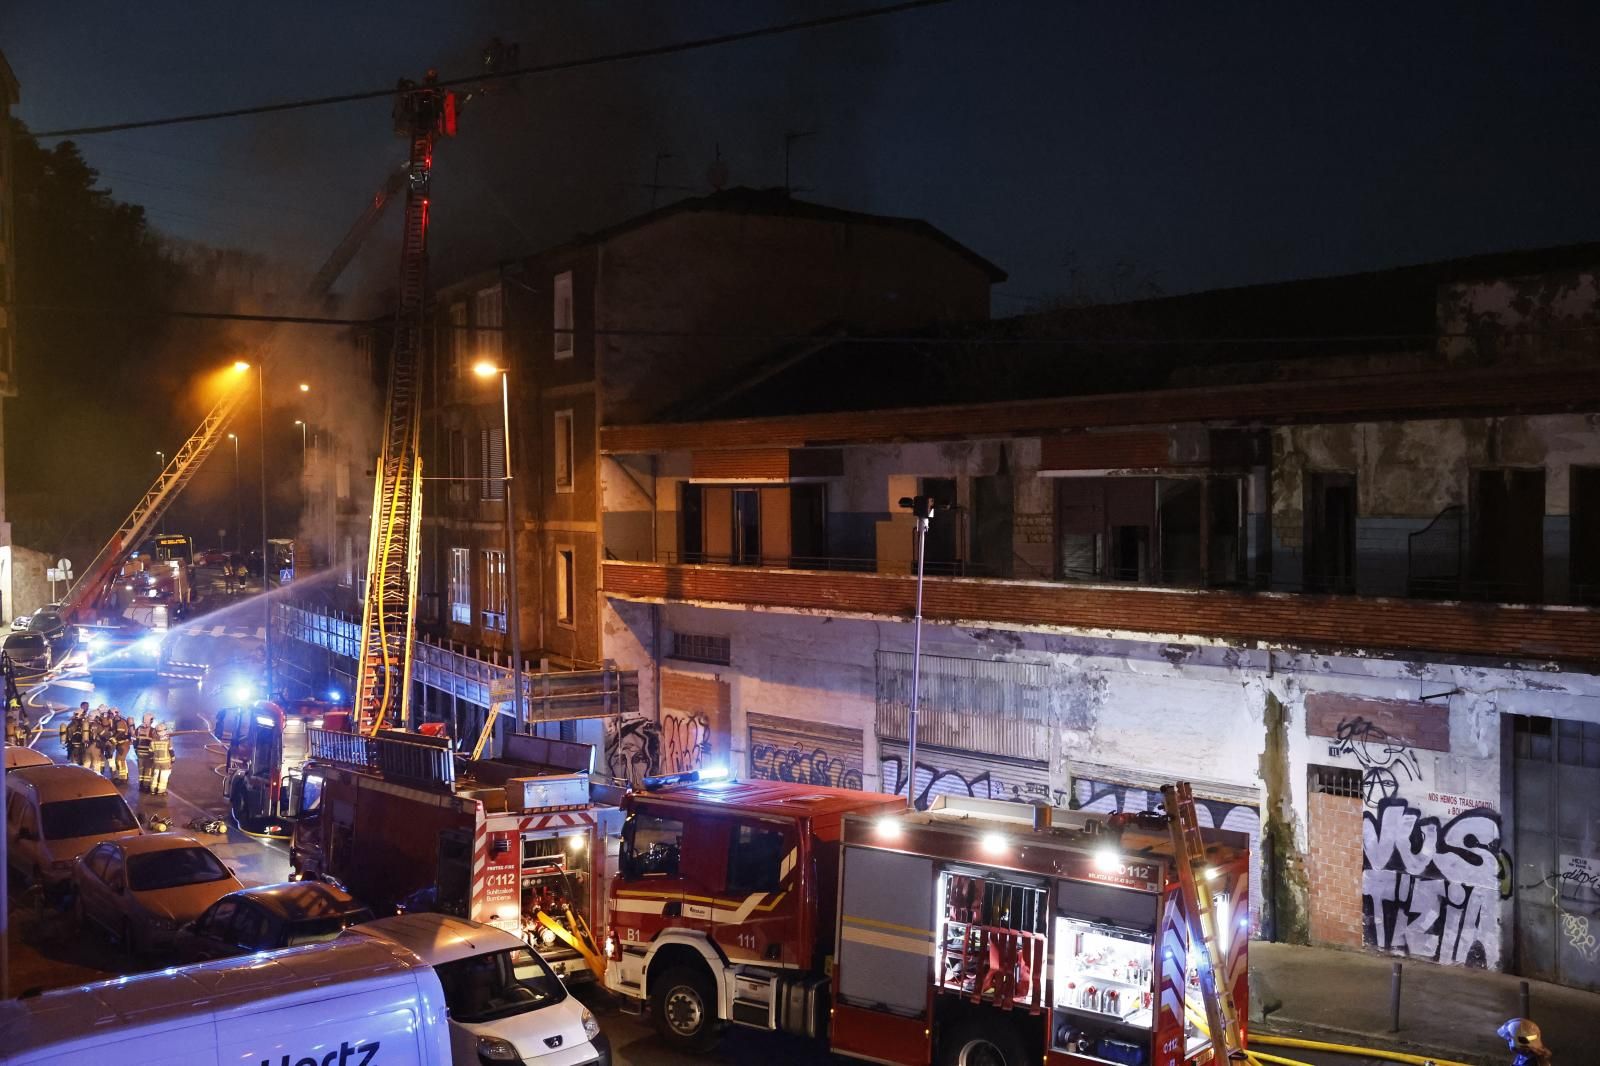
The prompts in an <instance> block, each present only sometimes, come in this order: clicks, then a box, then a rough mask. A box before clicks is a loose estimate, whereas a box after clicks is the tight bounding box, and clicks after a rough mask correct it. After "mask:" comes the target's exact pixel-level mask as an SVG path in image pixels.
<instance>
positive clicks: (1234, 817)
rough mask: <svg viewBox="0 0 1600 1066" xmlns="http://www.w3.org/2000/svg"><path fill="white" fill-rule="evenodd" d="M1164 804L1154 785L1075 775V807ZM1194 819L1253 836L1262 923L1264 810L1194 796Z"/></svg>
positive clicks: (1255, 899) (1254, 904)
mask: <svg viewBox="0 0 1600 1066" xmlns="http://www.w3.org/2000/svg"><path fill="white" fill-rule="evenodd" d="M1160 806H1161V793H1160V792H1159V791H1156V790H1153V789H1144V788H1135V787H1134V786H1132V785H1123V784H1118V783H1117V782H1114V781H1097V780H1095V779H1093V778H1088V777H1076V776H1074V777H1073V779H1072V807H1073V809H1074V810H1080V811H1092V812H1094V813H1095V814H1119V813H1121V812H1123V811H1130V812H1134V813H1138V812H1140V811H1154V810H1157V809H1159V808H1160ZM1194 806H1195V821H1197V822H1199V823H1200V825H1201V826H1202V827H1204V828H1207V829H1226V830H1229V831H1230V832H1234V833H1243V834H1245V835H1246V836H1248V837H1249V838H1250V927H1251V930H1252V931H1257V930H1259V929H1260V927H1261V889H1262V885H1261V812H1260V811H1258V810H1257V809H1256V808H1255V807H1253V806H1251V805H1250V804H1248V803H1230V802H1228V801H1226V800H1218V799H1206V798H1205V797H1202V796H1196V797H1195V798H1194Z"/></svg>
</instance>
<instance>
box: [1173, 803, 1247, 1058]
mask: <svg viewBox="0 0 1600 1066" xmlns="http://www.w3.org/2000/svg"><path fill="white" fill-rule="evenodd" d="M1161 798H1162V800H1163V801H1164V804H1165V806H1166V809H1167V824H1168V825H1169V827H1170V828H1171V832H1172V844H1173V848H1174V850H1175V851H1176V852H1177V859H1178V861H1177V864H1176V865H1177V867H1178V885H1179V889H1180V891H1181V892H1182V893H1183V900H1184V903H1185V905H1186V907H1187V910H1188V913H1189V921H1190V924H1191V926H1192V927H1193V928H1192V933H1193V935H1194V936H1195V937H1196V939H1198V940H1199V942H1200V946H1201V950H1200V952H1199V955H1200V973H1199V978H1200V999H1201V1001H1202V1002H1203V1003H1204V1004H1205V1012H1206V1017H1205V1022H1206V1031H1207V1032H1208V1033H1209V1034H1210V1035H1211V1040H1212V1047H1213V1048H1214V1049H1215V1050H1214V1052H1213V1056H1214V1057H1213V1060H1212V1061H1214V1062H1221V1061H1223V1060H1225V1059H1242V1058H1243V1057H1244V1034H1243V1030H1242V1029H1241V1028H1240V1025H1239V1012H1238V1010H1237V1009H1236V1006H1235V1004H1234V1002H1233V995H1232V993H1231V991H1226V990H1225V991H1223V992H1221V993H1219V992H1218V990H1217V962H1218V960H1219V959H1221V958H1222V947H1221V945H1222V940H1221V929H1220V928H1219V926H1218V922H1217V907H1216V900H1215V899H1214V898H1213V895H1212V892H1211V878H1210V875H1209V873H1208V870H1207V863H1206V846H1205V842H1204V841H1203V840H1202V839H1201V837H1200V822H1199V820H1198V819H1197V818H1196V816H1195V810H1194V791H1193V790H1192V789H1191V788H1190V787H1189V783H1188V782H1187V781H1180V782H1178V783H1177V784H1175V785H1162V786H1161Z"/></svg>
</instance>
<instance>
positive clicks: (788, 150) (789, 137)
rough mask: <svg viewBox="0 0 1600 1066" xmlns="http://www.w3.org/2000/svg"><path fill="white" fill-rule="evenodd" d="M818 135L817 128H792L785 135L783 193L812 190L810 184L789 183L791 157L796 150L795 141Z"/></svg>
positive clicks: (790, 193) (789, 193)
mask: <svg viewBox="0 0 1600 1066" xmlns="http://www.w3.org/2000/svg"><path fill="white" fill-rule="evenodd" d="M816 135H817V131H816V130H790V131H789V132H788V133H785V134H784V135H783V194H784V195H785V196H793V195H794V194H795V193H797V192H808V191H810V188H811V187H810V186H809V185H801V186H800V187H798V188H796V187H795V186H793V185H791V184H789V157H790V156H791V155H792V154H793V152H794V142H795V141H803V140H805V139H806V138H807V137H815V136H816Z"/></svg>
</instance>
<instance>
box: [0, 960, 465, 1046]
mask: <svg viewBox="0 0 1600 1066" xmlns="http://www.w3.org/2000/svg"><path fill="white" fill-rule="evenodd" d="M76 1063H107V1064H115V1066H179V1064H182V1066H223V1064H226V1066H241V1064H247V1066H255V1064H256V1063H265V1064H266V1066H335V1064H337V1066H451V1060H450V1029H449V1026H448V1024H447V1023H446V1021H445V1005H444V992H443V990H442V989H441V988H440V987H439V979H438V977H436V976H435V975H434V972H433V969H432V968H431V967H429V966H426V965H423V964H422V963H421V962H420V961H419V960H418V959H417V957H416V956H415V955H414V954H413V953H411V952H410V951H407V950H406V949H404V948H402V947H399V946H398V945H395V944H391V943H386V942H384V941H382V940H365V941H356V942H350V941H342V942H341V941H330V942H328V943H323V944H313V945H311V946H308V947H303V948H290V949H289V950H287V951H279V952H272V953H267V954H261V955H246V956H243V957H241V958H236V959H224V960H221V961H219V962H208V963H203V964H201V965H199V966H188V967H184V968H182V969H169V970H157V971H155V972H154V973H147V974H140V975H138V976H135V977H120V978H117V979H116V980H113V981H102V982H100V983H99V984H93V985H83V986H81V987H79V988H65V989H61V990H59V991H56V992H47V993H45V994H44V995H42V996H35V997H33V998H31V999H18V1000H7V1001H4V1002H0V1064H5V1066H12V1064H16V1066H23V1064H27V1066H45V1064H48V1066H68V1064H76Z"/></svg>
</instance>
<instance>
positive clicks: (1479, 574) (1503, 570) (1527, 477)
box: [1467, 468, 1544, 603]
mask: <svg viewBox="0 0 1600 1066" xmlns="http://www.w3.org/2000/svg"><path fill="white" fill-rule="evenodd" d="M1471 502H1472V507H1471V526H1470V532H1469V535H1468V540H1467V543H1468V548H1469V561H1470V564H1471V568H1472V569H1471V585H1470V588H1469V591H1470V592H1471V593H1472V594H1473V595H1474V596H1476V597H1477V598H1479V599H1485V600H1495V601H1499V602H1501V603H1538V602H1540V601H1541V600H1543V599H1544V470H1543V469H1542V468H1534V469H1516V468H1504V469H1493V470H1475V471H1473V475H1472V501H1471Z"/></svg>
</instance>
